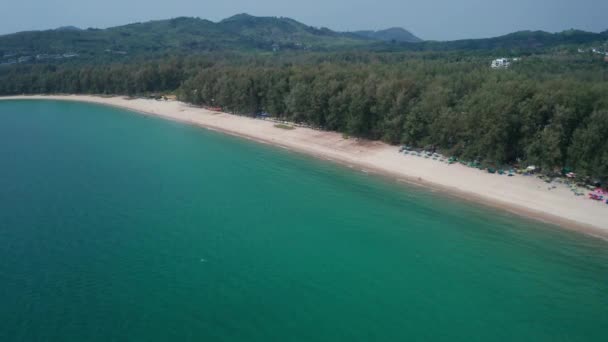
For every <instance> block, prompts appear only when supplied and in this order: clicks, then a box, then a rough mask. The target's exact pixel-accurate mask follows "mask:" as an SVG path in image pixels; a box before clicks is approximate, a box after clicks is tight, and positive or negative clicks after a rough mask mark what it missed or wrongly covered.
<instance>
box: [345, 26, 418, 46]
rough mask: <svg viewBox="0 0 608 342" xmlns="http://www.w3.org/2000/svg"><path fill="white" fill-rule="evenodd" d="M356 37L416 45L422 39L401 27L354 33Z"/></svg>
mask: <svg viewBox="0 0 608 342" xmlns="http://www.w3.org/2000/svg"><path fill="white" fill-rule="evenodd" d="M353 33H354V34H356V35H359V36H363V37H367V38H371V39H376V40H382V41H387V42H390V41H395V42H407V43H418V42H421V41H422V39H420V38H418V37H416V36H415V35H414V34H412V33H411V32H410V31H408V30H406V29H404V28H401V27H391V28H388V29H385V30H379V31H354V32H353Z"/></svg>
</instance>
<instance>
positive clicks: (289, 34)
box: [0, 14, 608, 63]
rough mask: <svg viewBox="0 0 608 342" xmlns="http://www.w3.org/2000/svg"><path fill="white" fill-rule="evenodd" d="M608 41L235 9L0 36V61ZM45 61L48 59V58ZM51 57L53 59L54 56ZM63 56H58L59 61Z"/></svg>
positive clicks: (531, 47) (596, 36) (519, 47)
mask: <svg viewBox="0 0 608 342" xmlns="http://www.w3.org/2000/svg"><path fill="white" fill-rule="evenodd" d="M607 39H608V32H603V33H592V32H584V31H576V30H570V31H564V32H561V33H547V32H542V31H536V32H531V31H522V32H516V33H512V34H508V35H505V36H501V37H496V38H487V39H468V40H458V41H446V42H437V41H421V40H420V39H419V38H418V37H416V36H414V35H413V34H411V33H410V32H408V31H407V30H405V29H401V28H391V29H387V30H381V31H356V32H336V31H332V30H330V29H327V28H315V27H312V26H308V25H305V24H303V23H300V22H298V21H296V20H293V19H290V18H284V17H255V16H251V15H248V14H238V15H235V16H233V17H230V18H227V19H224V20H222V21H220V22H217V23H215V22H212V21H209V20H205V19H199V18H188V17H181V18H175V19H169V20H157V21H149V22H145V23H135V24H129V25H124V26H117V27H112V28H108V29H93V28H89V29H85V30H80V29H78V28H75V27H62V28H60V29H56V30H46V31H29V32H19V33H14V34H9V35H3V36H0V58H3V57H4V59H3V60H0V63H2V62H7V58H8V59H10V58H11V57H13V58H19V57H26V56H30V57H31V56H37V55H42V56H46V57H48V56H57V55H58V54H61V55H63V54H70V55H73V54H78V55H79V56H80V57H81V58H80V59H84V58H87V57H88V58H89V59H90V58H91V57H93V58H95V59H97V60H115V59H116V58H117V57H120V58H122V59H125V58H127V57H132V56H150V55H163V54H176V53H179V54H188V53H207V52H216V51H236V52H271V51H272V52H275V53H277V52H281V51H353V50H356V51H370V50H373V51H480V50H484V51H495V50H503V51H507V52H512V51H515V52H518V53H519V52H527V53H535V52H538V51H542V50H544V49H547V48H551V47H555V46H560V45H568V44H569V45H577V44H579V45H580V44H589V43H592V42H603V41H606V40H607ZM45 59H49V58H45ZM51 59H52V58H51ZM58 59H61V58H58Z"/></svg>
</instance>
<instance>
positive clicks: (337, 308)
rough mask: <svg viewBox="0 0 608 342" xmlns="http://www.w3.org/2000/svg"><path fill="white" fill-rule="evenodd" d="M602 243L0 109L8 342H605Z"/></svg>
mask: <svg viewBox="0 0 608 342" xmlns="http://www.w3.org/2000/svg"><path fill="white" fill-rule="evenodd" d="M607 336H608V243H607V242H605V241H602V240H599V239H594V238H589V237H586V236H583V235H581V234H577V233H574V232H568V231H564V230H561V229H556V227H553V226H549V225H544V224H541V223H538V222H533V221H528V220H525V219H521V218H518V217H516V216H513V215H510V214H505V213H502V212H499V211H496V210H493V209H488V208H485V207H481V206H478V205H475V204H469V203H464V202H462V201H458V200H455V199H451V198H448V197H445V196H441V195H439V194H434V193H431V192H429V191H426V190H424V189H419V188H415V187H406V186H403V185H397V184H396V183H394V182H391V181H389V180H384V179H381V178H376V177H370V176H367V175H365V174H363V173H360V172H356V171H354V170H350V169H348V168H344V167H341V166H338V165H334V164H331V163H325V162H321V161H318V160H315V159H312V158H309V157H306V156H302V155H298V154H295V153H291V152H289V151H285V150H282V149H278V148H273V147H271V146H266V145H261V144H257V143H252V142H250V141H246V140H243V139H239V138H235V137H229V136H225V135H222V134H219V133H215V132H210V131H207V130H204V129H201V128H197V127H191V126H188V125H184V124H180V123H176V122H171V121H165V120H162V119H158V118H153V117H146V116H142V115H139V114H135V113H130V112H126V111H123V110H119V109H114V108H109V107H102V106H96V105H90V104H82V103H68V102H54V101H8V102H4V101H3V102H0V341H6V342H12V341H606V340H607Z"/></svg>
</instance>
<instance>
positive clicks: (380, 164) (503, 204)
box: [0, 95, 608, 238]
mask: <svg viewBox="0 0 608 342" xmlns="http://www.w3.org/2000/svg"><path fill="white" fill-rule="evenodd" d="M0 99H53V100H73V101H84V102H92V103H98V104H105V105H111V106H117V107H122V108H126V109H129V110H133V111H137V112H141V113H143V114H148V115H157V116H160V117H164V118H167V119H173V120H178V121H182V122H188V123H191V124H195V125H200V126H203V127H207V128H211V129H216V130H219V131H223V132H226V133H228V134H233V135H238V136H242V137H247V138H251V139H254V140H257V141H262V142H267V143H271V144H274V145H279V146H283V147H287V148H289V149H292V150H296V151H299V152H303V153H307V154H311V155H314V156H317V157H320V158H324V159H330V160H334V161H336V162H340V163H343V164H347V165H350V166H352V167H355V168H359V169H361V170H365V171H366V172H373V173H380V174H383V175H387V176H390V177H392V178H394V179H397V180H402V181H407V182H413V183H417V184H422V185H425V186H429V187H434V188H436V189H438V190H440V191H444V192H446V193H449V194H451V195H455V196H458V197H462V198H465V199H469V200H474V201H476V202H481V203H484V204H486V205H490V206H493V207H499V208H502V209H504V210H508V211H511V212H513V213H517V214H520V215H523V216H528V217H532V218H535V219H540V220H543V221H546V222H551V223H554V224H557V225H560V226H562V227H565V228H569V229H576V230H579V231H582V232H585V233H588V234H591V235H595V236H600V237H603V238H608V205H606V204H605V203H600V202H596V201H592V200H589V199H587V198H586V197H582V196H581V197H576V196H574V195H573V194H572V192H571V191H570V190H569V189H568V188H567V187H566V186H565V185H558V186H557V188H556V189H552V190H548V184H546V183H544V182H543V181H541V180H540V179H538V178H535V177H526V176H519V175H518V176H515V177H507V176H499V175H496V174H489V173H487V172H482V171H479V170H476V169H471V168H468V167H465V166H462V165H459V164H454V165H447V164H445V163H441V162H438V161H434V160H431V159H424V158H421V157H416V156H410V155H407V156H406V155H403V154H400V153H398V152H399V151H398V147H396V146H390V145H387V144H384V143H381V142H371V141H365V140H358V139H343V138H342V135H341V134H339V133H334V132H323V131H317V130H313V129H308V128H301V127H298V128H296V129H294V130H285V129H281V128H277V127H274V123H273V122H270V121H264V120H256V119H251V118H247V117H242V116H236V115H230V114H225V113H217V112H212V111H209V110H206V109H202V108H197V107H193V106H190V105H188V104H185V103H182V102H177V101H156V100H148V99H127V98H124V97H110V98H108V97H96V96H84V95H65V96H59V95H54V96H16V97H4V98H0Z"/></svg>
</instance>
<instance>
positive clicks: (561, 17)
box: [0, 0, 608, 40]
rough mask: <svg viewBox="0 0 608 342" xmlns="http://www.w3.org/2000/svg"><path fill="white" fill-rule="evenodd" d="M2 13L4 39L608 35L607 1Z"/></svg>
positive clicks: (29, 8) (401, 0)
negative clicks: (203, 30)
mask: <svg viewBox="0 0 608 342" xmlns="http://www.w3.org/2000/svg"><path fill="white" fill-rule="evenodd" d="M0 11H1V12H0V34H5V33H12V32H16V31H24V30H33V29H49V28H56V27H59V26H65V25H74V26H78V27H82V28H87V27H99V28H105V27H109V26H116V25H122V24H128V23H132V22H138V21H147V20H151V19H168V18H172V17H178V16H193V17H200V18H205V19H210V20H212V21H218V20H221V19H223V18H225V17H228V16H231V15H233V14H237V13H243V12H246V13H249V14H253V15H260V16H285V17H291V18H294V19H296V20H299V21H302V22H304V23H305V24H308V25H312V26H325V27H328V28H330V29H334V30H341V31H347V30H361V29H381V28H388V27H391V26H401V27H404V28H406V29H408V30H410V31H412V32H413V33H414V34H416V35H418V36H420V37H421V38H423V39H434V40H450V39H461V38H480V37H492V36H497V35H501V34H505V33H509V32H513V31H518V30H526V29H530V30H545V31H551V32H555V31H561V30H564V29H570V28H577V29H582V30H587V31H596V32H599V31H603V30H606V29H608V0H500V1H491V0H373V1H370V0H366V1H363V0H299V1H287V0H254V1H245V0H214V1H208V0H164V1H155V0H3V1H2V5H1V7H0Z"/></svg>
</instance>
